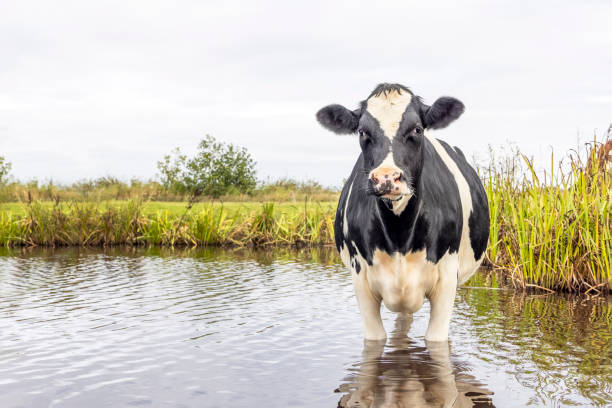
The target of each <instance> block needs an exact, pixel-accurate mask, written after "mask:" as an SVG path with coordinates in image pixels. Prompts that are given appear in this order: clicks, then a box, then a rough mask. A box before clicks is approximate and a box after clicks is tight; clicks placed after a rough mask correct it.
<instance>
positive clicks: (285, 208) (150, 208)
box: [0, 200, 337, 216]
mask: <svg viewBox="0 0 612 408" xmlns="http://www.w3.org/2000/svg"><path fill="white" fill-rule="evenodd" d="M127 202H128V201H127V200H121V201H116V200H112V201H104V202H101V203H98V204H96V205H97V207H98V208H99V209H101V210H104V209H106V208H109V207H112V208H120V207H122V206H125V205H126V204H127ZM39 204H40V205H42V206H43V207H45V208H53V207H54V206H55V202H53V201H40V202H39ZM90 204H92V203H90ZM336 204H337V201H322V202H311V201H308V202H307V204H306V205H307V208H308V209H314V208H316V207H322V208H325V209H329V210H335V208H336ZM71 205H72V204H71V203H70V202H66V203H62V202H60V203H59V208H61V209H63V210H69V209H70V208H71ZM211 206H212V208H215V209H219V208H221V207H223V208H224V210H225V211H227V213H228V214H230V215H233V214H235V213H237V212H251V211H254V210H257V209H259V208H261V206H262V203H260V202H223V203H222V202H218V201H216V202H212V203H196V204H194V205H193V207H192V209H191V211H190V212H194V213H195V212H200V211H203V210H205V209H207V208H210V207H211ZM186 207H187V203H185V202H176V201H150V202H145V203H143V204H142V211H143V214H144V215H147V216H150V215H155V214H156V213H158V212H167V213H168V215H169V216H182V215H183V214H185V212H186V211H187V210H186ZM27 208H28V206H27V204H25V203H16V202H12V203H0V213H10V214H12V215H16V216H23V215H25V214H26V212H27ZM303 210H304V202H301V203H300V202H281V203H276V204H275V205H274V212H275V213H286V214H291V213H297V212H302V211H303Z"/></svg>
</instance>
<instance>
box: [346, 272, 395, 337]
mask: <svg viewBox="0 0 612 408" xmlns="http://www.w3.org/2000/svg"><path fill="white" fill-rule="evenodd" d="M366 273H367V271H366V270H365V268H362V269H361V273H359V274H357V273H355V271H353V272H352V273H351V275H352V276H353V287H354V288H355V297H356V298H357V304H358V305H359V312H360V313H361V319H362V320H363V329H364V337H365V339H366V340H384V339H386V338H387V333H386V332H385V328H384V326H383V324H382V319H381V317H380V303H381V299H380V298H377V297H375V296H374V294H373V293H372V290H371V289H370V285H368V281H367V280H366V278H365V274H366Z"/></svg>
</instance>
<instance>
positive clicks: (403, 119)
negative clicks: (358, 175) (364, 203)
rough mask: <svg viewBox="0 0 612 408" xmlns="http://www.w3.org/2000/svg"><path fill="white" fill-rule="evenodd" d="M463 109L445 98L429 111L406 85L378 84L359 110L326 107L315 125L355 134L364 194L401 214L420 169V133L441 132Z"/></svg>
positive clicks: (321, 111) (414, 186) (421, 149)
mask: <svg viewBox="0 0 612 408" xmlns="http://www.w3.org/2000/svg"><path fill="white" fill-rule="evenodd" d="M463 110H464V106H463V103H461V101H459V100H457V99H455V98H451V97H448V96H444V97H441V98H439V99H438V100H436V101H435V102H434V104H433V105H431V106H428V105H425V104H424V103H423V102H422V101H421V98H420V97H418V96H416V95H414V94H413V93H412V92H411V91H410V90H409V89H408V88H406V87H405V86H402V85H398V84H380V85H379V86H377V87H376V89H374V91H373V92H372V93H371V94H370V96H369V97H368V99H366V100H365V101H363V102H361V106H360V107H359V108H358V109H356V110H353V111H351V110H348V109H347V108H345V107H344V106H341V105H329V106H326V107H324V108H323V109H321V110H320V111H319V112H317V120H318V121H319V123H321V125H323V126H324V127H325V128H327V129H329V130H331V131H332V132H335V133H338V134H351V133H357V134H358V135H359V144H360V145H361V151H362V152H363V158H364V169H363V171H365V172H366V174H367V175H368V181H367V183H368V185H367V186H366V188H367V190H368V191H369V192H370V193H371V194H374V195H376V196H378V197H380V198H384V199H386V200H390V201H391V202H396V203H398V204H400V202H402V203H403V205H399V207H400V208H399V210H400V212H401V210H403V208H404V207H405V205H406V204H407V202H408V200H409V199H410V197H411V196H412V195H413V194H414V191H415V188H416V183H417V181H418V179H419V177H420V174H421V169H422V168H423V138H424V131H425V129H440V128H444V127H446V126H448V124H450V123H451V122H452V121H454V120H455V119H457V118H458V117H459V116H461V114H462V113H463ZM395 208H396V206H394V210H395Z"/></svg>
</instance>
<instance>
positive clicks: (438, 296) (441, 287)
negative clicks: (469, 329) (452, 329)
mask: <svg viewBox="0 0 612 408" xmlns="http://www.w3.org/2000/svg"><path fill="white" fill-rule="evenodd" d="M446 257H448V258H446ZM446 257H445V258H446V259H444V258H443V259H441V260H440V263H439V264H438V266H437V267H438V276H439V278H438V282H437V283H436V285H435V287H434V288H433V290H432V291H431V293H430V294H429V296H428V297H429V303H430V305H431V311H430V314H429V325H428V326H427V332H425V340H428V341H445V340H448V325H449V324H450V318H451V315H452V313H453V303H454V302H455V294H456V292H457V271H458V266H459V261H458V257H457V256H456V255H455V256H452V257H451V256H449V255H446Z"/></svg>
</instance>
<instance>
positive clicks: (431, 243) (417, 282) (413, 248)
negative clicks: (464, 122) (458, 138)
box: [316, 83, 489, 341]
mask: <svg viewBox="0 0 612 408" xmlns="http://www.w3.org/2000/svg"><path fill="white" fill-rule="evenodd" d="M463 111H464V105H463V103H462V102H461V101H459V100H458V99H455V98H452V97H446V96H445V97H441V98H439V99H437V100H436V101H435V102H434V103H433V104H432V105H431V106H428V105H426V104H425V103H424V102H423V100H422V99H421V98H420V97H419V96H417V95H415V94H414V93H412V91H411V90H410V89H408V88H407V87H405V86H403V85H399V84H387V83H383V84H380V85H378V86H377V87H376V88H375V89H374V91H372V93H371V94H370V95H369V96H368V98H367V99H366V100H365V101H362V102H361V103H360V105H359V107H358V108H357V109H355V110H349V109H347V108H345V107H344V106H341V105H336V104H334V105H329V106H326V107H324V108H322V109H321V110H319V111H318V112H317V114H316V117H317V120H318V121H319V123H320V124H321V125H323V127H325V128H327V129H328V130H331V131H332V132H335V133H337V134H357V135H358V137H359V145H360V146H361V154H360V155H359V157H358V159H357V162H356V163H355V166H354V167H353V171H352V172H351V175H350V176H349V178H348V180H347V181H346V184H345V185H344V188H343V189H342V193H341V194H340V200H339V202H338V208H337V210H336V217H335V222H334V236H335V243H336V248H337V250H338V251H339V253H340V256H341V258H342V262H343V263H344V265H346V267H347V268H349V270H350V272H351V277H352V281H353V286H354V290H355V295H356V298H357V304H358V306H359V310H360V313H361V316H362V320H363V328H364V337H365V339H366V340H382V339H385V338H386V332H385V329H384V327H383V324H382V320H381V316H380V308H381V302H384V305H385V306H386V307H387V309H389V310H391V311H393V312H397V313H402V314H406V315H410V314H412V313H414V312H415V311H417V310H418V309H420V308H421V306H422V305H423V302H424V300H425V297H427V298H428V299H429V302H430V305H431V311H430V317H429V324H428V327H427V331H426V333H425V339H426V340H428V341H445V340H447V339H448V328H449V323H450V318H451V314H452V309H453V301H454V298H455V293H456V288H457V285H458V284H461V283H463V282H465V281H466V280H467V279H468V278H469V277H470V276H471V275H472V274H473V273H474V272H475V271H476V270H477V269H478V267H479V266H480V264H481V263H482V261H483V258H484V255H485V250H486V247H487V241H488V237H489V210H488V202H487V196H486V193H485V190H484V188H483V186H482V182H481V181H480V178H479V177H478V175H477V173H476V171H475V170H474V169H473V168H472V167H471V166H470V165H469V164H468V162H467V160H466V159H465V156H464V155H463V153H462V152H461V150H459V148H457V147H451V146H450V145H448V144H447V143H445V142H443V141H441V140H438V139H436V138H434V137H432V136H431V135H430V132H429V131H430V130H433V129H441V128H444V127H446V126H448V125H449V124H450V123H451V122H453V121H454V120H456V119H457V118H459V116H461V114H462V113H463Z"/></svg>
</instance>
